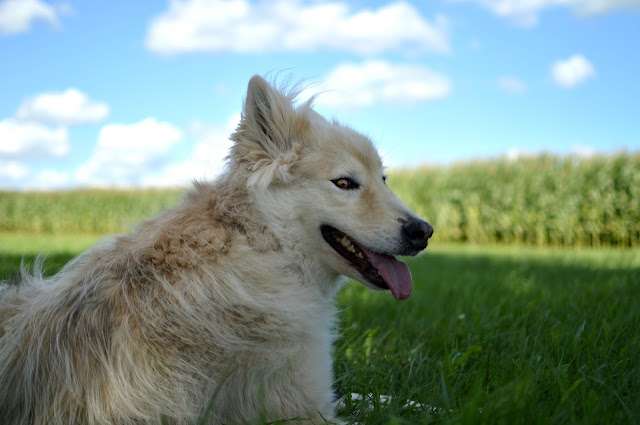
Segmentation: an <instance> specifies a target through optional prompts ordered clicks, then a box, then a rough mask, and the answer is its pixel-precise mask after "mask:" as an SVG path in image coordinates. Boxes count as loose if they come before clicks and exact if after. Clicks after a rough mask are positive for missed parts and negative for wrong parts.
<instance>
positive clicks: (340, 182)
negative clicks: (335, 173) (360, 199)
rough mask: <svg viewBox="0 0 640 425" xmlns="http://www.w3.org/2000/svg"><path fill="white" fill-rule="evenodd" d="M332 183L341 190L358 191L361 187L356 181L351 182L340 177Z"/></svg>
mask: <svg viewBox="0 0 640 425" xmlns="http://www.w3.org/2000/svg"><path fill="white" fill-rule="evenodd" d="M331 181H332V182H333V184H335V185H336V186H337V187H339V188H340V189H345V190H349V189H357V188H358V187H360V185H359V184H358V183H356V182H355V181H353V180H351V179H350V178H348V177H340V178H339V179H335V180H331Z"/></svg>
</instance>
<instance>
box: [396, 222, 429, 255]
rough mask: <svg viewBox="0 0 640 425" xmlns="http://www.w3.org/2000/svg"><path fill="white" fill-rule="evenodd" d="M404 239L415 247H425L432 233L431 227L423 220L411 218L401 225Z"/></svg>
mask: <svg viewBox="0 0 640 425" xmlns="http://www.w3.org/2000/svg"><path fill="white" fill-rule="evenodd" d="M402 231H403V232H404V236H405V239H406V240H407V242H409V244H410V245H411V246H412V247H413V248H415V249H425V248H426V247H427V244H428V243H429V238H430V237H431V235H433V227H431V225H430V224H429V223H427V222H426V221H424V220H420V219H419V218H412V219H410V220H408V221H407V222H406V223H405V224H404V225H403V226H402Z"/></svg>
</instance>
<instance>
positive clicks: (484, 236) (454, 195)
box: [0, 153, 640, 247]
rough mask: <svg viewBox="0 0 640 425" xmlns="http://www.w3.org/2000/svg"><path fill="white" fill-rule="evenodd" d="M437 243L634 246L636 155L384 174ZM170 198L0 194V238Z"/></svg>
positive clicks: (115, 224) (77, 229) (113, 222)
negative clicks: (426, 222)
mask: <svg viewBox="0 0 640 425" xmlns="http://www.w3.org/2000/svg"><path fill="white" fill-rule="evenodd" d="M389 185H390V186H391V187H392V188H393V189H394V190H395V191H396V193H397V194H398V195H399V197H400V198H401V199H403V200H404V201H405V202H407V203H408V204H409V205H410V206H411V207H412V208H413V209H414V210H415V211H416V212H418V213H419V214H420V215H422V216H423V217H425V218H427V219H428V220H429V221H430V222H431V223H432V224H433V225H434V227H435V228H436V233H435V237H434V238H435V239H436V240H438V241H446V242H455V241H464V242H473V243H478V244H484V243H506V244H524V245H538V246H574V247H583V246H596V247H597V246H618V247H638V246H640V154H638V153H636V154H630V153H620V154H617V155H611V156H597V157H593V158H589V159H580V158H576V157H559V156H554V155H541V156H535V157H524V158H518V159H516V160H508V159H506V158H501V159H494V160H487V161H473V162H467V163H460V164H454V165H450V166H441V167H421V168H416V169H410V170H398V171H394V172H392V173H391V176H390V179H389ZM179 193H180V191H179V190H178V189H167V190H127V191H118V190H78V191H67V192H27V193H25V192H0V232H4V233H7V232H19V233H36V234H38V233H39V234H69V233H92V234H105V233H118V232H121V231H123V230H126V229H127V226H128V225H130V224H134V223H137V222H139V221H140V220H142V219H144V218H147V217H149V216H150V215H152V214H154V213H156V212H158V211H160V210H162V209H164V208H166V207H167V206H171V205H173V204H175V203H176V202H177V201H178V199H179Z"/></svg>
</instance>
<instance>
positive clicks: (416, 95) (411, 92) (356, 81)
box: [307, 60, 452, 108]
mask: <svg viewBox="0 0 640 425" xmlns="http://www.w3.org/2000/svg"><path fill="white" fill-rule="evenodd" d="M451 88H452V84H451V80H450V79H449V78H448V77H446V76H444V75H442V74H438V73H436V72H434V71H432V70H430V69H429V68H426V67H423V66H415V65H398V64H392V63H389V62H385V61H380V60H370V61H364V62H362V63H359V64H353V63H345V64H342V65H339V66H338V67H336V68H334V69H333V70H332V71H331V72H329V74H328V75H327V76H326V77H324V78H323V82H322V83H320V84H319V85H317V86H313V87H312V90H313V91H314V92H319V96H318V97H317V99H316V103H318V104H320V105H325V106H329V107H333V108H358V107H365V106H371V105H373V104H375V103H379V102H392V103H393V102H421V101H428V100H434V99H440V98H444V97H446V96H448V95H449V93H450V92H451ZM307 91H308V92H310V91H311V89H308V90H307Z"/></svg>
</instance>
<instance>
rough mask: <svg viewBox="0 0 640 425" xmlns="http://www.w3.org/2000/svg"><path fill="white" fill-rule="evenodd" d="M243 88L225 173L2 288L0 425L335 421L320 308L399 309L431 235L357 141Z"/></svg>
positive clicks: (327, 312)
mask: <svg viewBox="0 0 640 425" xmlns="http://www.w3.org/2000/svg"><path fill="white" fill-rule="evenodd" d="M293 98H294V95H293V94H286V93H283V92H281V91H278V90H277V89H276V88H274V87H272V86H271V85H269V84H268V83H267V82H266V81H265V80H264V79H262V78H260V77H258V76H256V77H253V78H252V79H251V81H250V82H249V87H248V92H247V97H246V101H245V105H244V109H243V115H242V120H241V122H240V124H239V126H238V128H237V130H236V132H235V133H234V134H233V135H232V136H231V139H232V140H233V142H234V145H233V147H232V149H231V152H230V154H229V157H228V163H227V169H226V171H225V173H224V174H222V175H221V176H220V177H219V178H218V179H217V180H216V181H214V182H209V183H196V184H195V187H194V188H193V189H192V190H191V191H189V192H188V193H187V194H186V195H185V197H184V202H183V203H182V204H181V205H179V206H177V207H175V208H172V209H169V210H167V211H165V212H163V213H161V214H160V215H158V216H157V217H155V218H152V219H150V220H148V221H145V222H143V223H142V224H140V225H139V226H138V227H137V228H136V229H135V231H133V232H132V233H130V234H125V235H120V236H116V237H114V238H113V239H112V240H110V241H109V242H106V243H102V244H98V245H96V246H95V247H94V248H92V249H91V250H89V251H87V252H85V253H83V254H82V255H80V256H79V257H78V258H77V259H75V260H73V261H72V262H71V263H69V264H68V265H67V266H65V268H64V269H63V270H61V271H60V272H59V273H58V274H57V275H55V276H54V277H51V278H47V279H43V278H42V275H41V273H40V271H39V269H40V266H39V265H36V267H35V269H36V271H35V273H33V274H29V273H25V272H24V271H23V272H22V273H21V276H20V277H18V278H16V279H14V280H16V281H18V280H19V281H21V282H14V283H16V285H4V286H5V287H4V289H2V291H1V292H0V423H2V424H3V425H14V424H15V425H17V424H49V425H56V424H60V425H62V424H65V425H68V424H152V423H153V424H159V423H170V424H188V423H192V422H193V421H195V420H197V419H198V418H201V417H202V415H203V414H204V413H205V412H206V414H208V415H209V416H208V418H209V423H212V424H222V423H224V424H244V423H248V422H253V421H255V420H263V421H267V420H278V419H292V418H296V419H295V420H296V421H297V422H296V423H316V424H317V423H325V420H327V421H339V419H337V418H336V417H335V413H334V406H333V402H332V399H333V391H332V360H331V344H332V341H333V339H334V335H333V329H334V321H335V308H334V301H333V298H334V295H335V294H336V292H337V291H338V290H339V288H340V286H341V283H342V282H343V280H344V279H343V278H342V277H341V276H348V277H351V278H353V279H356V280H358V281H360V282H362V283H363V284H364V285H366V286H368V287H370V288H372V289H375V290H390V291H391V293H392V294H393V296H394V297H395V298H397V299H399V300H402V299H405V298H407V297H408V296H409V294H410V293H411V288H412V282H411V275H410V273H409V270H408V268H407V266H406V265H405V264H404V263H402V262H400V261H398V260H396V259H395V258H394V257H393V255H415V254H417V253H418V252H420V251H421V250H423V249H424V248H425V247H426V246H427V241H428V239H429V237H430V236H431V234H432V233H433V229H432V227H431V226H430V225H429V224H428V223H427V222H426V221H423V220H421V219H420V218H418V217H417V216H416V215H415V214H414V213H412V212H411V211H410V210H409V209H408V208H407V207H406V206H405V205H403V204H402V203H401V202H400V201H399V200H398V199H397V198H396V197H395V196H394V195H393V193H392V192H391V191H390V190H389V188H387V186H386V185H385V176H384V174H383V171H382V163H381V161H380V158H379V156H378V154H377V152H376V150H375V149H374V147H373V145H372V143H371V142H370V141H369V139H367V138H366V137H364V136H362V135H361V134H359V133H357V132H355V131H353V130H351V129H349V128H347V127H344V126H342V125H340V124H338V123H336V122H330V121H327V120H326V119H324V118H323V117H321V116H320V115H318V114H317V113H316V112H314V111H313V110H312V109H311V104H310V102H307V103H304V104H302V105H300V106H298V107H296V106H294V105H293Z"/></svg>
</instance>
